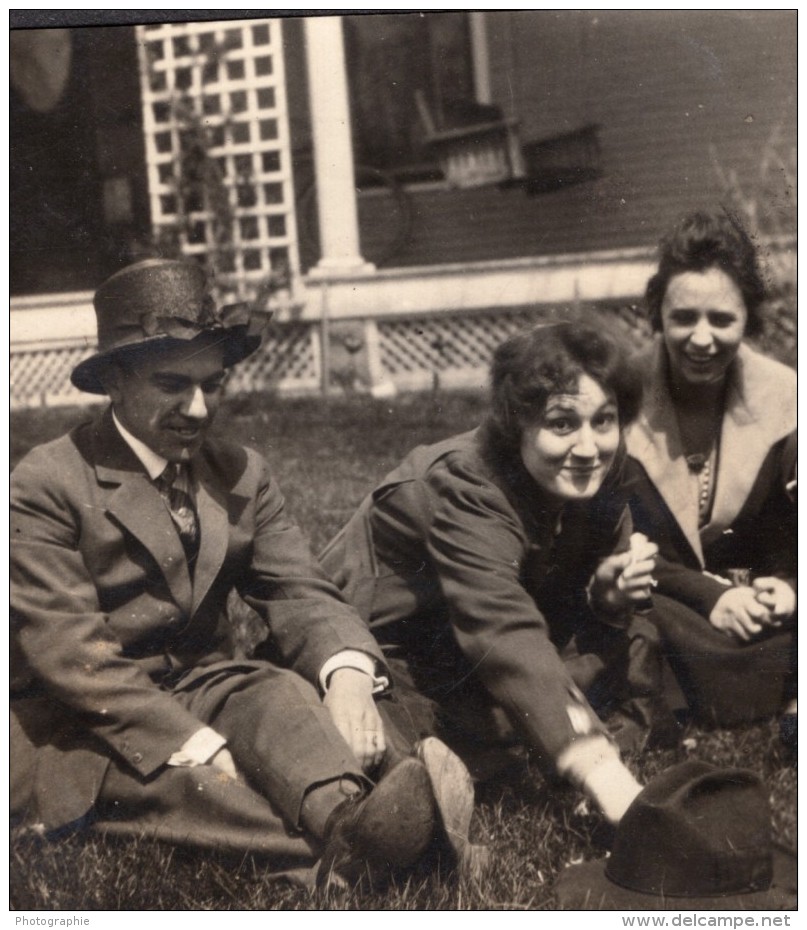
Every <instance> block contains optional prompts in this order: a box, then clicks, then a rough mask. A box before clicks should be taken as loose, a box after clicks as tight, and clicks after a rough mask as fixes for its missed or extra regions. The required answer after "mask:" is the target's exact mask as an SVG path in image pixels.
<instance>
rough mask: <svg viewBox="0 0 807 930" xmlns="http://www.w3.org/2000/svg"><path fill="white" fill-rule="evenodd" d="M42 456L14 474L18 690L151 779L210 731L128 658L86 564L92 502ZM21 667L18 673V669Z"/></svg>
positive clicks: (12, 547) (14, 655)
mask: <svg viewBox="0 0 807 930" xmlns="http://www.w3.org/2000/svg"><path fill="white" fill-rule="evenodd" d="M60 474H61V470H60V469H59V468H55V467H54V463H53V461H52V460H51V457H50V456H48V455H47V454H45V453H43V452H42V451H41V450H36V451H35V452H34V453H33V454H31V455H30V456H29V457H28V458H27V459H26V460H25V461H24V462H23V463H21V464H20V466H19V467H18V468H17V469H16V470H15V472H14V473H13V474H12V478H11V541H10V563H11V564H10V594H11V630H12V668H11V674H12V680H14V678H15V677H17V678H18V679H19V680H20V682H21V683H22V684H24V685H27V686H33V687H35V688H42V689H44V690H45V692H46V693H47V694H48V695H49V696H50V697H52V698H54V699H56V700H57V701H59V702H61V703H62V704H63V705H64V706H66V707H67V708H69V709H70V710H71V712H73V713H74V714H75V716H76V719H77V720H78V721H79V722H80V723H81V724H82V725H83V726H84V727H86V729H87V730H89V731H90V732H91V733H93V734H94V735H95V736H96V737H98V739H99V740H101V741H102V742H103V743H104V744H106V745H107V746H108V747H109V749H110V750H111V752H112V753H114V754H116V755H118V756H120V757H121V758H122V759H124V760H125V761H126V762H128V763H129V764H130V765H131V766H132V767H134V768H135V769H136V770H137V771H138V772H140V774H141V775H144V776H145V775H149V774H151V773H152V772H153V771H155V770H156V769H157V768H159V766H160V765H162V764H163V763H165V762H166V761H167V759H168V758H169V757H170V755H171V754H172V753H173V752H174V751H176V750H177V749H179V748H180V746H182V745H183V743H184V742H185V741H186V740H187V739H188V738H189V737H190V736H191V735H193V733H195V732H196V731H197V730H199V729H200V728H201V727H202V726H203V724H202V722H201V721H199V720H197V719H196V718H195V717H193V716H192V715H191V714H189V713H188V712H187V711H185V710H184V709H183V708H182V707H181V706H180V705H179V703H178V702H177V701H175V700H174V699H173V698H171V697H170V695H169V694H168V693H167V692H165V691H162V690H161V689H160V688H159V687H158V686H157V685H156V684H155V683H154V682H153V681H152V680H151V679H150V678H149V676H148V675H147V674H146V673H145V671H143V669H142V668H140V667H139V666H138V664H137V663H136V662H135V661H133V660H132V659H130V658H127V657H126V656H125V655H124V653H123V648H122V646H121V644H120V642H118V641H117V639H116V638H115V636H114V635H113V634H112V633H111V631H110V626H109V624H108V622H107V619H108V618H107V615H106V614H105V613H104V612H103V611H102V610H101V608H100V606H99V600H98V596H97V592H96V588H95V585H94V583H93V579H92V578H91V577H90V575H89V572H88V570H87V567H86V565H85V563H84V560H83V558H82V554H81V550H80V540H81V537H82V533H83V531H84V526H83V521H82V511H86V510H87V508H88V507H91V506H92V505H91V502H90V500H89V498H88V497H87V496H86V495H84V498H85V499H84V500H82V499H81V498H82V495H81V494H76V493H74V492H71V491H70V490H68V488H67V487H66V486H65V484H64V483H60ZM15 666H16V667H15Z"/></svg>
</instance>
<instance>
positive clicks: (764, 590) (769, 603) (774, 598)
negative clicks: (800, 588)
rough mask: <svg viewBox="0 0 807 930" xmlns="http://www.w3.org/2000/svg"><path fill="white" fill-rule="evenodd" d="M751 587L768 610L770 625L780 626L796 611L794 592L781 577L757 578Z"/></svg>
mask: <svg viewBox="0 0 807 930" xmlns="http://www.w3.org/2000/svg"><path fill="white" fill-rule="evenodd" d="M753 588H754V595H755V597H756V599H757V601H758V602H759V603H760V604H762V606H763V607H767V608H768V610H769V611H770V614H771V617H770V624H771V626H781V625H782V624H783V623H784V622H785V621H786V620H790V618H791V617H792V616H793V614H794V613H795V612H796V592H795V591H794V590H793V588H791V587H790V585H789V584H788V583H787V582H786V581H783V580H782V579H781V578H773V577H770V578H757V579H756V580H755V581H754V583H753Z"/></svg>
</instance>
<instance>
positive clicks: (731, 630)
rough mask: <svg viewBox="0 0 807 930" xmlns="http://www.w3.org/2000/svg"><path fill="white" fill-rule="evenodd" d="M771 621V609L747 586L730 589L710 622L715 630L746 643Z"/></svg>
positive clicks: (724, 594) (718, 602)
mask: <svg viewBox="0 0 807 930" xmlns="http://www.w3.org/2000/svg"><path fill="white" fill-rule="evenodd" d="M770 621H771V611H770V609H769V608H768V607H767V606H766V605H765V604H763V603H762V602H761V601H760V600H758V599H757V592H756V591H755V590H754V589H753V588H750V587H747V586H742V587H739V588H728V589H727V590H726V591H725V592H724V593H723V594H721V595H720V598H719V599H718V601H717V603H716V604H715V606H714V607H713V608H712V612H711V613H710V614H709V622H710V623H711V624H712V626H713V627H715V629H718V630H721V631H722V632H723V633H726V634H727V635H729V636H736V637H737V638H738V639H741V640H743V641H744V642H748V641H749V640H750V639H752V638H753V637H754V636H756V635H757V634H758V633H760V632H761V631H762V629H763V628H764V627H765V626H768V625H769V624H770Z"/></svg>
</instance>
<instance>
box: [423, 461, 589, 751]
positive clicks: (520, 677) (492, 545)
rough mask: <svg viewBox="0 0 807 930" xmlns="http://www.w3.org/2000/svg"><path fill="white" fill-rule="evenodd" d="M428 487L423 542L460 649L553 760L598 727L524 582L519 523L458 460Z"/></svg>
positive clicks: (496, 492)
mask: <svg viewBox="0 0 807 930" xmlns="http://www.w3.org/2000/svg"><path fill="white" fill-rule="evenodd" d="M429 490H430V493H431V497H432V506H433V508H434V517H433V520H432V524H431V527H430V530H429V534H428V539H427V547H428V551H429V554H430V556H431V559H432V560H433V563H434V565H435V567H436V570H437V574H438V578H439V582H440V585H441V588H442V593H443V596H444V598H445V600H446V602H447V605H448V611H449V616H450V620H451V624H452V628H453V633H454V636H455V638H456V641H457V643H458V645H459V648H460V650H461V651H462V653H463V654H464V656H465V657H466V659H467V660H468V662H469V663H470V665H471V667H472V669H473V672H474V674H475V675H476V676H477V677H478V678H479V679H480V680H481V682H482V683H483V684H484V686H485V687H486V688H487V690H488V691H489V692H490V694H491V695H492V696H493V698H494V699H495V701H496V702H497V703H498V704H500V705H501V706H502V707H503V708H504V709H505V711H506V712H507V713H508V715H509V716H510V718H511V720H512V721H513V723H514V725H515V726H517V727H518V728H519V729H520V730H521V731H522V733H524V734H525V736H526V737H527V738H528V739H529V740H530V742H531V743H532V744H533V745H534V746H536V747H537V748H539V750H541V751H542V752H543V754H544V756H545V758H547V759H548V760H550V761H551V760H556V759H557V758H558V756H559V755H560V753H561V752H562V751H563V750H564V749H565V748H566V747H567V746H568V745H569V744H570V743H571V742H572V741H573V740H574V739H576V738H577V737H579V736H582V735H586V734H587V733H589V732H599V731H600V730H601V726H602V725H601V724H600V722H599V720H598V718H597V716H596V715H595V714H594V711H593V710H592V709H591V708H590V707H589V705H588V704H587V702H586V701H585V699H584V698H583V696H582V694H581V693H580V691H579V690H578V689H577V687H576V686H575V684H574V682H573V681H572V678H571V676H570V675H569V673H568V671H567V670H566V668H565V666H564V663H563V661H562V660H561V658H560V656H559V654H558V652H557V649H556V648H555V646H554V645H553V643H552V642H551V639H550V627H549V622H548V619H547V617H545V616H544V614H543V613H542V612H541V610H540V609H539V607H538V605H537V604H536V603H535V601H534V600H533V598H532V597H531V595H530V594H529V593H528V591H527V590H526V589H525V587H524V585H523V584H522V580H521V570H522V565H523V560H524V557H525V552H526V550H527V545H528V543H527V539H526V538H525V533H524V530H523V527H522V526H521V524H520V522H519V520H518V518H517V516H516V514H515V513H514V511H513V510H512V509H511V507H510V505H509V503H508V502H507V500H506V498H505V497H504V495H503V494H502V493H501V492H500V491H499V490H498V489H497V488H495V487H494V486H491V485H490V484H486V483H485V482H483V481H481V480H480V479H478V478H477V477H476V476H475V475H474V474H473V473H471V472H464V471H463V470H462V468H461V467H457V466H456V465H454V466H444V465H442V464H441V465H440V466H438V467H437V468H435V469H434V470H433V471H432V473H431V475H430V476H429ZM571 708H573V709H571ZM581 711H582V712H583V718H582V719H584V720H587V723H584V724H582V725H581V723H580V721H581V715H580V712H581Z"/></svg>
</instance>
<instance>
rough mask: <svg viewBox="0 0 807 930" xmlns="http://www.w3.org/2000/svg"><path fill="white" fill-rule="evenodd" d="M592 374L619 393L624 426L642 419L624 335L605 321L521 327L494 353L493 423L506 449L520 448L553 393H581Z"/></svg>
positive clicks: (639, 394)
mask: <svg viewBox="0 0 807 930" xmlns="http://www.w3.org/2000/svg"><path fill="white" fill-rule="evenodd" d="M583 374H586V375H588V376H589V377H590V378H592V379H593V380H594V381H596V382H597V383H598V384H599V385H600V386H601V387H602V388H603V389H604V390H605V391H606V392H610V393H611V394H613V397H614V399H615V401H616V404H617V408H618V411H619V422H620V426H622V427H625V426H626V425H627V424H628V423H630V422H632V421H633V420H635V419H636V417H637V416H638V413H639V407H640V405H641V400H642V385H641V377H640V374H639V371H638V369H637V368H636V366H635V365H634V364H633V362H631V361H630V359H629V357H628V351H627V349H626V348H625V346H623V345H622V343H621V341H620V340H619V339H618V338H617V337H616V336H615V335H614V334H612V333H610V332H608V331H607V329H606V327H605V325H603V326H602V327H598V328H596V329H595V328H594V327H593V326H591V325H590V324H584V323H580V322H563V323H551V324H544V325H538V326H536V327H534V328H533V329H529V330H526V331H524V332H520V333H516V334H515V335H513V336H511V337H510V338H509V339H507V340H506V341H505V342H503V343H502V344H501V345H500V346H499V347H498V348H497V349H496V351H495V353H494V355H493V363H492V365H491V370H490V382H491V408H492V410H491V415H490V417H489V419H488V427H489V429H491V430H492V431H493V435H494V437H495V441H496V444H497V445H498V446H499V448H501V449H502V450H503V451H504V450H507V451H513V452H514V451H516V450H517V449H518V448H519V446H520V444H521V434H522V432H523V431H524V429H525V427H527V426H529V425H530V424H532V423H535V422H537V421H538V420H539V419H540V417H541V416H542V414H543V412H544V409H545V408H546V403H547V400H548V399H549V397H550V395H552V394H576V393H577V385H578V381H579V379H580V376H581V375H583Z"/></svg>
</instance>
